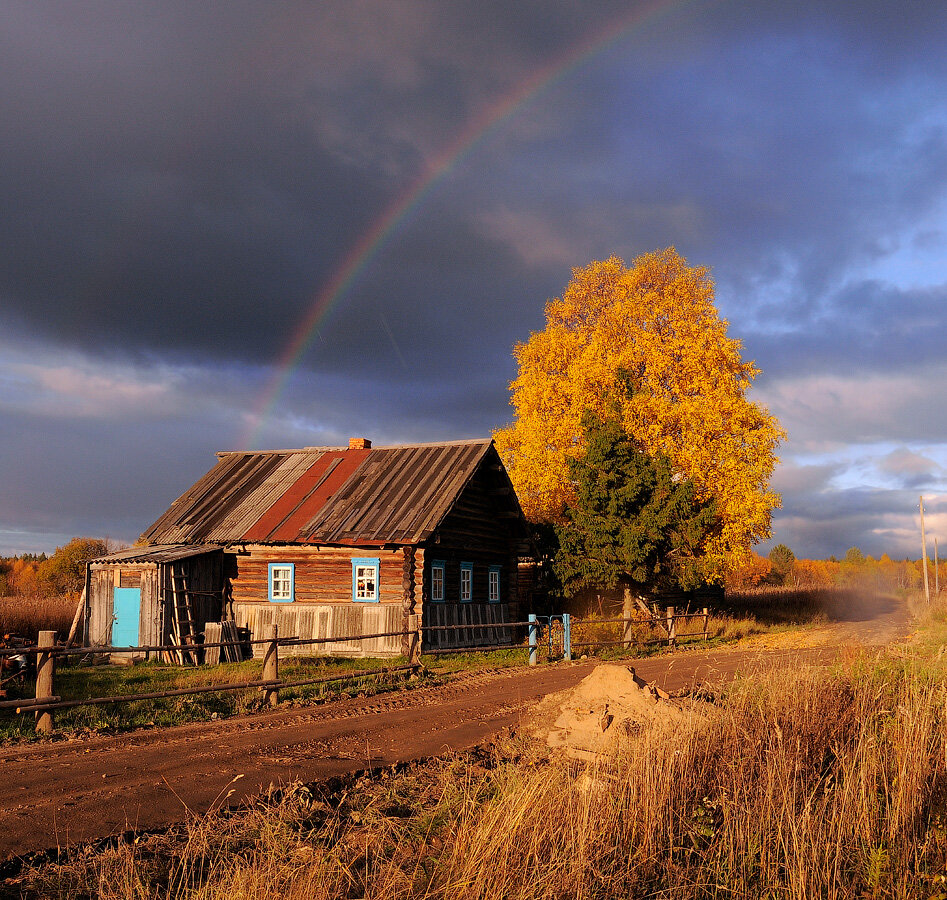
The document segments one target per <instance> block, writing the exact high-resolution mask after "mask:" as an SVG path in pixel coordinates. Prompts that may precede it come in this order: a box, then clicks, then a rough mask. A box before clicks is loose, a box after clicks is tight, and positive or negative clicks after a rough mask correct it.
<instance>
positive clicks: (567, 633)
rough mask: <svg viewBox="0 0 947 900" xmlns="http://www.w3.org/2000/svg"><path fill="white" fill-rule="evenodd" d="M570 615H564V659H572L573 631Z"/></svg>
mask: <svg viewBox="0 0 947 900" xmlns="http://www.w3.org/2000/svg"><path fill="white" fill-rule="evenodd" d="M570 625H571V623H570V621H569V614H568V613H563V614H562V658H563V659H572V630H571V628H570Z"/></svg>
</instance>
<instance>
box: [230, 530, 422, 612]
mask: <svg viewBox="0 0 947 900" xmlns="http://www.w3.org/2000/svg"><path fill="white" fill-rule="evenodd" d="M366 557H368V558H377V559H378V560H379V561H380V571H379V591H380V600H381V603H382V604H385V603H397V604H399V606H400V604H401V600H402V596H403V593H404V589H403V585H402V579H403V577H404V556H403V554H402V552H401V550H400V549H397V550H381V549H377V548H374V549H366V548H364V547H351V548H349V547H315V546H314V547H306V546H299V545H295V546H284V547H267V546H248V547H247V549H246V552H243V551H240V552H238V553H236V554H234V559H235V563H236V574H235V575H233V576H232V583H233V601H234V604H240V603H253V602H260V601H266V600H267V599H268V579H269V563H293V564H294V565H295V567H296V570H295V582H296V602H297V603H327V602H349V603H351V602H353V601H352V560H353V559H357V558H366Z"/></svg>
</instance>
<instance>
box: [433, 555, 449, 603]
mask: <svg viewBox="0 0 947 900" xmlns="http://www.w3.org/2000/svg"><path fill="white" fill-rule="evenodd" d="M446 571H447V564H446V563H445V562H444V560H442V559H435V560H433V561H432V562H431V600H433V601H434V602H435V603H443V602H444V599H445V597H444V581H445V578H444V576H445V573H446Z"/></svg>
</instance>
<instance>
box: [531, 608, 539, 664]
mask: <svg viewBox="0 0 947 900" xmlns="http://www.w3.org/2000/svg"><path fill="white" fill-rule="evenodd" d="M538 635H539V624H538V623H537V621H536V616H535V614H534V613H530V614H529V664H530V665H531V666H535V665H536V646H537V643H538Z"/></svg>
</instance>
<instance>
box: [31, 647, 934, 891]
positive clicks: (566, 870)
mask: <svg viewBox="0 0 947 900" xmlns="http://www.w3.org/2000/svg"><path fill="white" fill-rule="evenodd" d="M943 674H944V673H943V670H942V669H941V668H939V663H937V662H936V661H935V662H931V663H929V664H926V663H922V662H918V661H917V660H916V659H911V660H892V659H882V660H868V659H866V658H862V657H857V658H852V659H851V660H849V662H848V663H847V665H846V666H845V667H844V668H843V670H842V671H840V672H837V673H834V674H827V673H825V672H824V671H820V670H804V671H797V672H781V673H778V674H773V675H771V676H768V677H765V678H762V677H761V678H755V679H752V680H747V681H744V682H741V683H739V684H737V685H735V686H734V687H733V688H732V689H731V690H730V691H729V692H728V693H727V695H726V697H725V698H723V699H721V700H720V701H718V703H717V704H716V705H707V707H706V708H705V709H704V710H702V711H701V713H700V714H695V715H694V716H693V718H692V719H691V720H690V721H689V722H688V723H687V724H686V725H685V726H684V727H683V728H682V729H681V730H680V731H678V732H677V733H676V734H675V735H673V737H671V738H669V737H668V736H667V735H662V734H651V735H646V736H644V737H641V738H629V739H627V740H626V741H625V742H624V743H623V744H622V745H620V746H619V748H618V750H617V752H616V753H615V754H614V755H612V756H610V757H609V758H606V759H602V760H601V762H600V763H599V764H598V765H596V766H594V767H592V768H591V769H588V770H585V771H580V770H579V769H578V768H576V767H574V766H572V765H568V764H563V763H561V762H557V761H555V760H550V759H548V758H545V757H544V756H543V754H542V753H539V752H538V751H537V750H536V748H535V747H534V748H533V749H532V750H530V751H527V750H526V749H525V747H526V744H525V743H523V742H522V741H520V742H517V741H516V740H514V741H511V742H510V743H509V745H508V746H506V747H505V749H504V752H502V753H499V754H498V755H497V756H496V757H494V758H490V759H487V760H484V759H482V758H474V759H470V758H468V759H463V758H456V759H454V760H451V761H446V762H444V761H442V762H436V763H431V764H428V765H427V766H426V767H421V768H418V769H415V770H412V771H410V772H407V773H403V774H401V775H388V776H386V777H379V778H375V779H366V780H364V781H363V782H362V783H361V785H360V786H358V785H347V786H345V787H344V788H338V789H335V790H334V791H327V792H326V793H324V794H319V793H318V791H319V789H317V788H313V789H311V790H310V789H306V788H297V789H296V790H295V791H292V792H290V793H289V794H288V796H287V797H285V798H283V800H282V801H281V802H280V803H277V804H275V805H265V804H264V805H261V806H260V807H258V808H256V809H254V810H251V811H249V812H246V813H243V814H239V815H236V816H232V817H224V818H219V817H217V816H211V817H207V818H203V819H198V820H196V821H195V822H194V823H192V825H191V826H190V827H189V829H188V830H187V831H186V832H185V833H184V834H183V835H178V834H170V835H163V836H158V837H154V838H149V839H145V840H143V841H142V842H140V843H139V844H137V845H134V846H122V847H121V848H120V849H118V850H114V851H110V852H108V853H98V854H92V855H88V856H86V857H83V858H81V859H80V860H78V861H73V862H72V863H70V864H69V865H68V866H66V867H54V868H53V867H47V868H46V869H44V870H40V871H36V872H34V873H32V874H28V875H26V876H24V878H23V880H21V881H20V882H19V887H23V888H26V889H31V890H35V891H37V893H38V895H41V896H51V897H55V896H62V897H66V896H74V895H84V896H95V897H103V898H132V897H135V898H145V897H149V898H150V897H154V898H166V897H168V898H170V897H189V898H195V900H233V898H236V897H240V898H270V897H281V898H300V900H302V898H306V900H312V898H342V897H366V898H376V900H387V898H391V900H394V898H421V897H425V898H427V897H430V898H440V900H461V898H463V900H468V898H483V900H487V898H489V900H494V898H495V900H500V898H524V900H525V898H565V897H569V898H588V900H593V898H596V900H597V898H611V897H616V898H617V897H622V898H637V897H641V898H644V897H648V898H662V897H663V898H709V897H724V896H726V897H745V898H751V897H752V898H759V897H768V898H784V897H785V898H789V897H792V898H800V900H801V898H812V897H820V898H829V900H835V898H839V900H841V898H852V897H878V898H880V897H895V898H909V897H925V898H927V897H940V898H942V897H944V896H947V895H945V894H944V893H943V890H944V876H945V874H947V869H945V864H947V770H945V762H947V721H945V701H947V691H945V688H944V684H943Z"/></svg>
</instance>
